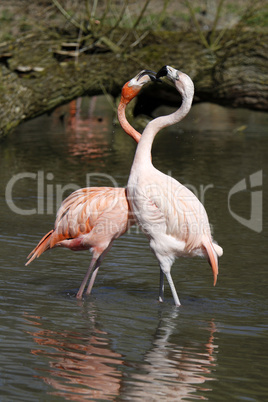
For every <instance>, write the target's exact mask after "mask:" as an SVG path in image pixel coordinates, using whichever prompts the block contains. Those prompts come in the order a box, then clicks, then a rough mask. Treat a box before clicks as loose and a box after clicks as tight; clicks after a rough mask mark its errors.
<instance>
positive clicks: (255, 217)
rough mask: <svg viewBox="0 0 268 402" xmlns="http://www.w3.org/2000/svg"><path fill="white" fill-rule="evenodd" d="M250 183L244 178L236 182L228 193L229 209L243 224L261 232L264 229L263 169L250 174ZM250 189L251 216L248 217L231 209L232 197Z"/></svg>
mask: <svg viewBox="0 0 268 402" xmlns="http://www.w3.org/2000/svg"><path fill="white" fill-rule="evenodd" d="M248 182H249V185H247V180H246V178H244V179H243V180H240V181H239V182H238V183H236V184H235V185H234V186H233V187H232V188H231V190H230V191H229V194H228V209H229V212H230V214H231V216H232V217H233V218H234V219H236V220H237V221H238V222H239V223H241V225H243V226H246V227H247V228H249V229H251V230H253V231H254V232H257V233H260V232H261V231H262V212H263V209H262V208H263V205H262V204H263V201H262V200H263V191H262V189H261V187H262V182H263V171H262V170H259V171H258V172H255V173H252V174H251V175H250V176H249V180H248ZM246 190H250V201H251V202H250V204H251V205H250V217H249V219H246V218H244V217H242V216H240V215H238V214H237V213H235V212H234V211H232V209H231V198H232V196H233V195H234V194H237V193H239V192H241V191H246Z"/></svg>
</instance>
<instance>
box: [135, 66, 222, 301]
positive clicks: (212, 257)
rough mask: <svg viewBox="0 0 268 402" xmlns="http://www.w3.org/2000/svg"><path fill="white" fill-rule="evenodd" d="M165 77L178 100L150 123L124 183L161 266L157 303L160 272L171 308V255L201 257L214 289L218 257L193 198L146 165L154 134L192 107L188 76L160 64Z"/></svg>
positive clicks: (200, 208) (202, 213)
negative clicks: (209, 270)
mask: <svg viewBox="0 0 268 402" xmlns="http://www.w3.org/2000/svg"><path fill="white" fill-rule="evenodd" d="M161 76H167V77H168V78H169V79H170V80H171V81H172V82H173V83H174V84H175V86H176V89H177V90H178V92H179V93H180V94H181V96H182V104H181V106H180V108H179V109H178V110H177V111H176V112H174V113H172V114H170V115H168V116H160V117H157V118H155V119H154V120H152V121H150V122H149V123H148V124H147V126H146V128H145V130H144V131H143V134H142V137H141V140H140V141H139V143H138V146H137V149H136V153H135V156H134V160H133V164H132V167H131V171H130V175H129V180H128V184H127V195H128V200H129V203H130V206H131V209H132V211H133V213H134V216H135V218H136V221H137V223H138V224H139V226H140V227H141V230H142V231H143V232H144V233H145V235H146V236H147V237H148V239H149V242H150V247H151V249H152V251H153V253H154V254H155V256H156V258H157V260H158V262H159V265H160V288H159V301H161V302H162V301H163V296H164V274H165V276H166V278H167V281H168V283H169V286H170V289H171V292H172V296H173V299H174V302H175V305H176V306H180V300H179V298H178V295H177V292H176V288H175V285H174V283H173V279H172V276H171V267H172V264H173V262H174V260H175V258H176V257H180V256H184V257H185V256H201V257H206V258H207V259H208V261H209V263H210V265H211V267H212V271H213V275H214V286H215V285H216V281H217V275H218V256H221V255H222V253H223V250H222V248H221V247H220V246H219V245H218V244H216V243H215V242H214V241H213V239H212V236H211V231H210V226H209V221H208V216H207V213H206V211H205V208H204V206H203V205H202V204H201V202H200V201H199V200H198V198H197V197H196V196H195V195H194V194H193V193H192V192H191V191H190V190H189V189H187V188H186V187H185V186H183V185H182V184H181V183H179V182H178V181H177V180H175V179H174V178H172V177H170V176H167V175H165V174H164V173H162V172H160V171H159V170H157V169H156V168H155V167H154V166H153V165H152V162H151V148H152V143H153V140H154V138H155V136H156V134H157V133H158V132H159V131H160V130H161V129H162V128H164V127H167V126H170V125H173V124H175V123H177V122H179V121H180V120H182V119H183V117H184V116H186V114H187V113H188V112H189V110H190V109H191V104H192V100H193V96H194V84H193V82H192V80H191V79H190V77H189V76H188V75H186V74H184V73H182V72H181V71H178V70H176V69H174V68H172V67H170V66H164V67H163V68H162V69H161V70H159V72H158V73H157V77H161Z"/></svg>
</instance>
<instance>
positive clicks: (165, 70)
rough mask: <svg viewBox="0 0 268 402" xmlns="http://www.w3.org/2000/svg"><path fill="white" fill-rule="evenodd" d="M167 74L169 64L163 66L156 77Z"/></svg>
mask: <svg viewBox="0 0 268 402" xmlns="http://www.w3.org/2000/svg"><path fill="white" fill-rule="evenodd" d="M167 74H168V70H167V66H163V67H162V68H160V70H159V71H158V73H157V74H156V79H158V78H160V77H165V76H166V75H167Z"/></svg>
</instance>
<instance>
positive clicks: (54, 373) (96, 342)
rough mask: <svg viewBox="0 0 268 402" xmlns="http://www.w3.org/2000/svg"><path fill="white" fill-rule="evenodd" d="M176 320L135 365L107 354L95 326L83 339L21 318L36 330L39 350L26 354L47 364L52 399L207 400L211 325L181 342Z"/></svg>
mask: <svg viewBox="0 0 268 402" xmlns="http://www.w3.org/2000/svg"><path fill="white" fill-rule="evenodd" d="M178 315H179V312H178V311H177V310H176V311H172V312H169V314H168V316H166V317H161V318H160V320H159V326H158V328H157V330H156V333H155V335H154V341H153V343H152V347H151V349H150V350H149V351H147V352H146V353H145V355H144V359H143V361H142V362H138V363H137V362H136V363H132V362H129V361H126V359H125V358H124V360H123V357H122V355H120V354H118V353H116V352H114V351H112V350H111V348H110V346H109V340H108V337H107V333H106V332H104V331H99V330H96V328H95V326H94V324H93V328H91V329H89V332H90V334H92V335H89V336H85V335H84V334H81V333H79V332H77V331H62V332H60V331H54V330H50V329H47V328H46V329H45V328H42V326H46V327H47V326H48V323H47V320H46V321H45V322H44V323H43V322H42V319H41V318H40V317H35V316H29V315H26V316H25V318H26V319H27V321H28V323H30V325H31V326H35V327H37V328H36V330H34V331H31V332H28V333H29V334H30V335H31V336H32V337H33V339H34V341H35V342H36V343H37V344H38V345H39V346H40V348H38V349H32V351H31V353H32V354H34V355H35V356H39V357H42V356H43V357H46V358H47V359H48V360H49V366H50V369H49V370H48V374H47V375H45V376H40V378H42V379H43V380H44V381H45V382H46V383H47V384H49V385H50V386H52V387H53V388H54V389H55V390H56V391H52V392H49V393H50V394H52V395H57V396H62V397H64V398H65V399H67V400H73V401H87V400H107V401H109V400H116V398H117V397H121V398H123V399H126V400H131V401H140V400H144V401H145V400H146V401H147V400H148V401H151V402H154V401H155V402H157V401H159V400H161V401H181V400H185V398H186V399H187V400H188V398H191V399H200V400H206V399H207V398H206V397H205V396H204V393H205V392H206V391H211V387H209V386H208V381H210V380H214V379H215V377H214V376H213V374H212V371H213V370H216V366H217V363H216V349H217V345H216V344H215V339H217V338H215V335H214V334H215V332H216V331H217V329H216V326H215V324H214V322H213V321H211V322H209V323H207V322H204V327H200V326H199V327H198V329H197V331H198V334H197V337H196V338H195V337H194V336H193V337H189V336H187V337H185V336H182V335H180V334H178V333H177V328H178V326H179V317H178ZM93 320H94V318H93ZM175 331H176V334H175ZM172 337H173V338H174V339H172ZM178 339H179V342H180V344H178V342H177V340H178ZM201 339H202V340H201ZM133 342H134V343H133V345H135V347H138V345H137V344H136V343H135V340H133ZM137 342H138V341H137Z"/></svg>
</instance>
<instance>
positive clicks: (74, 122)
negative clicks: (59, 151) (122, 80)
mask: <svg viewBox="0 0 268 402" xmlns="http://www.w3.org/2000/svg"><path fill="white" fill-rule="evenodd" d="M107 108H108V110H107ZM113 113H114V112H113V110H112V108H111V106H110V105H107V100H106V99H105V98H104V97H103V96H101V97H97V96H93V97H91V98H88V97H85V98H77V99H75V100H73V101H71V102H70V103H69V104H68V105H65V106H61V107H59V108H57V109H56V110H55V111H54V113H53V117H54V119H53V121H54V125H57V124H59V121H60V120H62V121H63V123H64V133H65V138H64V142H65V144H66V145H67V147H68V154H69V155H70V156H72V157H74V156H79V157H81V158H82V159H83V158H84V159H95V158H101V159H102V158H104V157H105V155H106V154H108V153H109V150H110V146H111V144H110V142H111V139H109V136H110V134H111V129H110V127H111V125H112V119H113V117H112V116H113Z"/></svg>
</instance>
